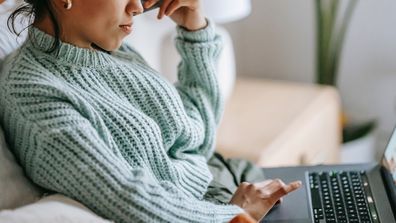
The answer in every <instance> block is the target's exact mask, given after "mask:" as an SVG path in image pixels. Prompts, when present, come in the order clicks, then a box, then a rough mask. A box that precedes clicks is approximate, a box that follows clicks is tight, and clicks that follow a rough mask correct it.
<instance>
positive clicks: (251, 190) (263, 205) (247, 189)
mask: <svg viewBox="0 0 396 223" xmlns="http://www.w3.org/2000/svg"><path fill="white" fill-rule="evenodd" d="M300 187H301V181H294V182H292V183H290V184H285V183H283V182H282V181H281V180H279V179H276V180H266V181H263V182H260V183H254V184H251V183H247V182H243V183H242V184H241V185H240V186H239V187H238V189H237V191H236V192H235V193H234V195H233V197H232V198H231V201H230V204H235V205H238V206H239V207H241V208H242V209H244V210H245V211H246V212H247V213H248V214H250V216H252V217H253V218H254V219H256V220H257V221H259V220H260V219H261V218H263V217H264V216H265V215H266V214H267V213H268V211H269V210H271V208H272V207H273V206H274V205H275V204H276V203H277V202H278V201H279V200H280V199H281V198H282V197H283V196H285V195H287V194H288V193H290V192H292V191H295V190H297V189H298V188H300Z"/></svg>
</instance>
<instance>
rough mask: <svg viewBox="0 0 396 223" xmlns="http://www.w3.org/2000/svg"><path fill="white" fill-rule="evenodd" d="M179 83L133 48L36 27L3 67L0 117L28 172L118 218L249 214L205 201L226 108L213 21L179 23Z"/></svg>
mask: <svg viewBox="0 0 396 223" xmlns="http://www.w3.org/2000/svg"><path fill="white" fill-rule="evenodd" d="M177 29H178V36H177V39H176V46H177V49H178V51H179V53H180V55H181V57H182V61H181V63H180V65H179V74H178V76H179V82H178V83H177V85H176V87H175V86H173V85H171V84H170V83H169V82H167V81H166V80H164V79H163V78H162V77H161V76H160V75H159V74H158V73H157V72H156V71H155V70H153V69H152V68H150V67H149V66H148V65H147V64H146V63H145V61H144V60H143V59H142V57H141V56H140V55H139V54H137V53H136V52H135V51H134V50H133V49H131V48H130V47H128V46H126V45H123V46H122V47H121V48H120V49H119V50H117V51H115V52H113V53H111V54H107V53H105V52H101V51H97V50H90V49H83V48H78V47H75V46H72V45H69V44H66V43H61V47H60V49H59V51H57V52H54V53H46V52H45V50H46V49H48V48H49V47H50V46H51V44H52V42H53V41H54V39H53V38H52V37H51V36H49V35H47V34H45V33H44V32H42V31H40V30H38V29H36V28H30V30H29V37H30V38H29V40H28V41H27V42H26V43H25V44H24V45H23V46H22V48H21V49H20V50H18V51H17V52H16V53H14V54H13V55H11V57H8V58H7V60H6V61H5V62H4V67H3V71H2V74H1V77H0V120H1V125H2V126H3V127H4V130H5V132H6V136H7V138H8V142H9V144H10V146H11V148H12V150H13V153H14V154H15V155H16V157H17V158H18V160H19V161H20V163H21V165H22V166H23V167H24V169H25V171H26V173H27V175H28V176H29V177H30V178H31V179H32V180H33V181H34V182H35V183H37V184H38V185H40V186H42V187H44V188H47V189H49V190H52V191H56V192H59V193H63V194H65V195H67V196H70V197H72V198H74V199H76V200H79V201H80V202H82V203H83V204H85V205H86V206H87V207H89V208H90V209H92V210H93V211H95V212H96V213H98V214H99V215H101V216H103V217H105V218H107V219H111V220H114V221H116V222H226V221H228V220H229V219H231V218H232V217H233V216H235V215H237V214H238V213H241V212H242V209H240V208H239V207H237V206H234V205H215V204H212V203H209V202H207V201H204V200H203V195H204V194H205V192H206V190H207V187H208V184H209V183H210V181H211V179H212V176H211V173H210V172H209V169H208V167H207V164H206V161H207V159H208V158H209V157H210V156H211V155H212V154H213V150H214V142H215V129H216V126H217V124H218V122H219V119H220V116H221V114H222V103H221V98H220V92H219V88H218V83H217V80H216V76H215V62H216V58H217V56H218V54H219V51H220V49H221V41H220V39H219V37H218V36H217V35H216V34H215V32H214V27H213V24H212V23H209V26H208V27H207V28H205V29H203V30H200V31H196V32H188V31H186V30H184V29H183V28H180V27H178V28H177Z"/></svg>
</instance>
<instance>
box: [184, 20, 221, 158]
mask: <svg viewBox="0 0 396 223" xmlns="http://www.w3.org/2000/svg"><path fill="white" fill-rule="evenodd" d="M177 33H178V35H177V38H176V48H177V50H178V52H179V54H180V56H181V58H182V59H181V62H180V64H179V66H178V82H177V83H176V88H177V90H178V92H179V95H180V97H181V99H182V101H183V103H184V106H185V109H186V111H187V113H188V115H189V116H190V117H192V118H193V119H194V120H197V117H199V119H198V120H200V121H201V122H202V125H203V126H204V129H205V141H204V143H203V144H202V145H201V147H200V148H199V151H198V153H200V154H202V155H204V156H205V157H206V158H207V159H208V158H209V157H211V156H212V154H213V152H214V143H215V135H216V129H217V126H218V124H219V122H220V119H221V115H222V113H223V100H222V98H221V94H220V89H219V85H218V81H217V77H216V62H217V58H218V56H219V54H220V52H221V49H222V41H221V38H220V36H218V35H216V33H215V29H214V24H213V22H211V21H210V20H208V26H207V27H206V28H204V29H202V30H198V31H193V32H191V31H187V30H186V29H184V28H182V27H177Z"/></svg>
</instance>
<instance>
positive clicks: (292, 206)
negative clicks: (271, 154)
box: [261, 169, 312, 223]
mask: <svg viewBox="0 0 396 223" xmlns="http://www.w3.org/2000/svg"><path fill="white" fill-rule="evenodd" d="M269 170H270V171H269ZM273 170H275V169H267V170H266V171H265V174H266V176H267V178H270V179H271V178H272V179H275V178H280V179H282V180H283V181H284V182H292V181H294V180H301V182H302V183H303V184H302V186H301V188H299V189H298V190H296V191H294V192H292V193H290V194H288V195H286V196H285V197H283V202H282V203H281V204H279V205H277V206H275V207H274V208H273V209H272V210H271V211H270V212H269V213H268V214H267V216H266V217H265V218H264V219H263V220H262V221H261V222H271V223H275V222H277V223H282V222H296V223H297V222H301V223H302V222H304V223H307V222H312V220H311V218H310V212H309V211H310V208H309V201H308V191H307V189H308V186H307V185H306V184H307V181H306V180H305V177H304V172H301V173H298V172H297V173H296V171H285V170H283V171H279V172H278V171H276V170H275V171H273Z"/></svg>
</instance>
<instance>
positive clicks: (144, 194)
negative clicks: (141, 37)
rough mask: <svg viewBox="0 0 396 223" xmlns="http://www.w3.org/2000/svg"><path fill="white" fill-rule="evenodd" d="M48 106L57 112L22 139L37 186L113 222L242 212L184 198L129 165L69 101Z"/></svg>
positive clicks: (210, 218)
mask: <svg viewBox="0 0 396 223" xmlns="http://www.w3.org/2000/svg"><path fill="white" fill-rule="evenodd" d="M47 105H48V104H47ZM48 106H50V107H51V108H59V109H60V110H58V112H56V113H52V115H50V117H52V119H50V120H48V119H46V120H44V119H41V120H43V121H35V122H34V123H33V124H31V128H30V129H28V130H26V131H24V132H25V133H30V134H29V135H30V136H31V137H24V138H27V139H28V140H29V142H30V143H31V144H30V143H29V144H30V145H31V146H30V147H29V150H28V152H27V153H26V154H25V155H26V156H25V158H22V160H24V161H25V163H24V165H25V168H26V169H27V174H28V175H29V176H30V177H31V178H32V180H33V181H34V182H35V183H37V184H38V185H40V186H42V187H44V188H46V189H49V190H52V191H56V192H59V193H62V194H65V195H67V196H69V197H71V198H74V199H76V200H78V201H80V202H82V203H83V204H84V205H86V206H87V207H88V208H90V209H91V210H93V211H95V212H96V213H98V214H99V215H101V216H102V217H105V218H107V219H110V220H114V221H115V222H125V223H126V222H224V221H228V220H229V219H231V218H232V217H233V216H235V215H237V214H238V213H241V212H242V209H240V208H239V207H237V206H234V205H215V204H213V203H209V202H206V201H203V200H199V199H196V198H193V197H190V196H187V195H185V194H184V193H181V192H180V190H178V189H177V188H176V187H175V186H174V185H173V184H170V183H166V182H159V181H157V180H155V179H153V177H151V175H150V174H148V173H147V172H146V170H145V169H144V168H140V167H133V165H129V164H128V163H127V162H126V161H125V160H124V159H123V157H122V156H121V155H120V154H119V151H117V150H115V149H113V148H111V147H110V146H109V145H108V143H106V142H105V140H103V137H102V136H101V134H99V132H98V131H97V130H96V129H95V128H94V127H93V126H92V125H91V123H90V122H89V121H88V120H87V119H86V118H84V117H83V116H81V115H80V114H79V113H78V112H77V111H76V110H73V107H72V106H71V105H69V104H67V103H65V102H57V103H53V104H51V105H48ZM43 111H44V112H47V111H48V110H46V109H43ZM47 115H48V114H47ZM39 120H40V119H39ZM57 120H62V121H57ZM55 126H56V127H55ZM23 143H27V142H23Z"/></svg>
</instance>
